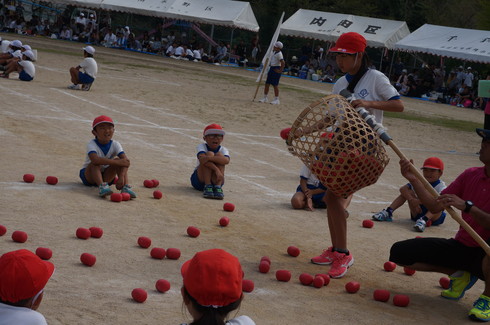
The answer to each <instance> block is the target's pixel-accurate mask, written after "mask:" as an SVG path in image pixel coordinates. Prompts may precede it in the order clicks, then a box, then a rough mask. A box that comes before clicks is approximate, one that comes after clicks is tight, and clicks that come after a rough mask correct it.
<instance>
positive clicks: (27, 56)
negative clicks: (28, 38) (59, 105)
mask: <svg viewBox="0 0 490 325" xmlns="http://www.w3.org/2000/svg"><path fill="white" fill-rule="evenodd" d="M35 59H36V58H35V56H34V52H32V51H31V50H26V51H24V52H22V56H21V59H20V60H11V61H10V63H9V64H7V66H6V70H5V73H4V74H2V75H0V76H1V77H2V78H8V77H9V74H11V73H12V72H17V73H19V79H20V80H22V81H32V80H33V79H34V76H35V75H36V68H35V67H34V63H32V61H35Z"/></svg>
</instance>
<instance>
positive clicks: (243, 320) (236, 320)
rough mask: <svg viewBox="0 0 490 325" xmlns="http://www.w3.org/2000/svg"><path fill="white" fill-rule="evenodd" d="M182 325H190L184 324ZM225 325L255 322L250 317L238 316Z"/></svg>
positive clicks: (245, 324)
mask: <svg viewBox="0 0 490 325" xmlns="http://www.w3.org/2000/svg"><path fill="white" fill-rule="evenodd" d="M180 325H188V324H187V323H182V324H180ZM225 325H255V322H254V321H253V320H252V319H251V318H250V317H248V316H238V317H237V318H233V319H230V320H228V321H226V323H225Z"/></svg>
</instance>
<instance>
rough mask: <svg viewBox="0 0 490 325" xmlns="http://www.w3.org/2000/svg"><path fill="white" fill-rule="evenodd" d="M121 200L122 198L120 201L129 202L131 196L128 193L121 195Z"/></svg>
mask: <svg viewBox="0 0 490 325" xmlns="http://www.w3.org/2000/svg"><path fill="white" fill-rule="evenodd" d="M121 198H122V201H129V200H131V195H130V194H129V193H126V192H124V193H121Z"/></svg>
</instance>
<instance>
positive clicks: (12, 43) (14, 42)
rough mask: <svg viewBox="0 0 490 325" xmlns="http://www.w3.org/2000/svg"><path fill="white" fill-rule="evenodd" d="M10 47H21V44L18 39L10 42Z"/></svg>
mask: <svg viewBox="0 0 490 325" xmlns="http://www.w3.org/2000/svg"><path fill="white" fill-rule="evenodd" d="M10 46H14V47H22V42H21V41H19V40H18V39H16V40H14V41H12V42H11V43H10Z"/></svg>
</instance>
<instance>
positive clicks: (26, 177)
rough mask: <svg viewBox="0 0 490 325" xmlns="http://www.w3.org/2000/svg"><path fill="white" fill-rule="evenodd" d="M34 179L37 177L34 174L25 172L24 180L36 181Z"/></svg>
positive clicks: (28, 181) (27, 181)
mask: <svg viewBox="0 0 490 325" xmlns="http://www.w3.org/2000/svg"><path fill="white" fill-rule="evenodd" d="M34 179H35V177H34V175H33V174H24V177H23V180H24V182H26V183H32V182H34Z"/></svg>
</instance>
